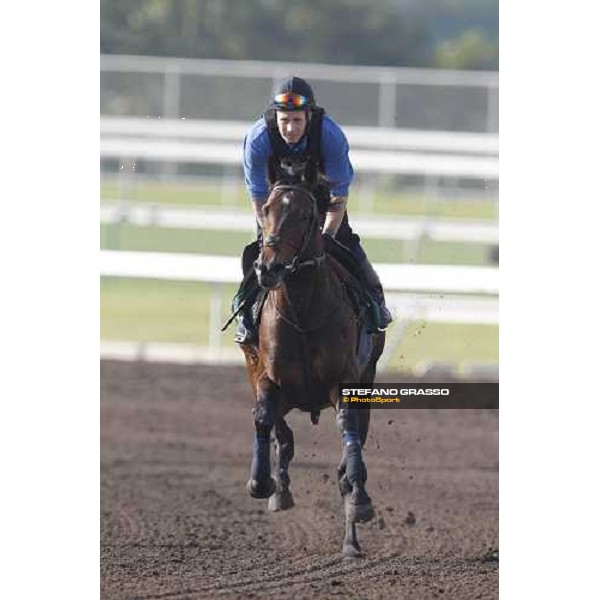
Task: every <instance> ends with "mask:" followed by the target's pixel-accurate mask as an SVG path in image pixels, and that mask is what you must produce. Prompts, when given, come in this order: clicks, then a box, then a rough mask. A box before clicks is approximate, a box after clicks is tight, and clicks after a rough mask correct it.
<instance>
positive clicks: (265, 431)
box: [246, 378, 279, 498]
mask: <svg viewBox="0 0 600 600" xmlns="http://www.w3.org/2000/svg"><path fill="white" fill-rule="evenodd" d="M278 397H279V390H278V389H277V387H276V386H275V384H274V383H273V382H272V381H271V380H270V379H267V378H263V379H261V380H259V381H258V382H257V394H256V406H255V407H254V409H253V413H254V426H255V428H256V432H255V434H254V444H253V447H252V467H251V475H250V480H249V481H248V483H247V484H246V489H247V490H248V492H249V493H250V495H251V496H252V497H253V498H268V497H269V496H270V495H271V494H273V492H274V491H275V481H274V479H273V478H272V477H271V462H270V457H269V454H270V445H271V429H272V428H273V425H274V423H275V420H276V413H277V400H278Z"/></svg>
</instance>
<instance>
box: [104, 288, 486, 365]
mask: <svg viewBox="0 0 600 600" xmlns="http://www.w3.org/2000/svg"><path fill="white" fill-rule="evenodd" d="M211 293H212V290H211V286H209V285H208V284H202V283H191V282H190V283H187V282H174V281H157V280H150V279H137V280H136V279H119V278H103V279H102V283H101V328H100V332H101V338H102V339H103V340H118V341H134V342H141V341H143V342H169V343H185V344H197V345H206V344H207V343H208V337H209V331H208V323H209V321H208V314H209V301H210V295H211ZM234 293H235V286H231V285H229V286H224V288H223V302H222V306H221V321H220V324H223V323H224V322H225V320H226V318H227V316H228V314H229V301H230V299H231V297H232V295H233V294H234ZM234 327H235V324H234V325H232V326H231V328H230V329H228V330H227V331H226V332H225V333H224V334H221V335H222V341H223V345H224V346H225V347H234V346H235V344H234V342H233V331H234ZM424 360H436V361H445V362H449V363H452V364H455V365H456V366H459V365H460V364H461V363H462V362H464V361H475V362H491V363H495V362H497V361H498V327H495V326H489V325H458V324H440V323H431V324H428V323H423V322H414V323H412V324H411V325H410V326H409V328H408V331H407V333H406V335H405V336H404V338H403V341H402V343H401V344H400V346H399V348H398V349H397V350H396V352H395V353H394V355H393V357H392V359H391V361H390V364H389V366H388V368H389V369H390V370H396V371H410V370H411V369H412V368H414V367H415V366H416V365H418V364H419V363H420V362H421V361H424Z"/></svg>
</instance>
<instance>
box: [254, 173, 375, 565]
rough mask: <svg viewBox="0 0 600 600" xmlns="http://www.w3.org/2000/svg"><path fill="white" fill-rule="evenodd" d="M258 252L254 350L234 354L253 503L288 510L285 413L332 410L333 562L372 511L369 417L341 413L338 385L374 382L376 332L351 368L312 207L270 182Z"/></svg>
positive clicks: (352, 351) (343, 299)
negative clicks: (337, 455) (338, 541)
mask: <svg viewBox="0 0 600 600" xmlns="http://www.w3.org/2000/svg"><path fill="white" fill-rule="evenodd" d="M262 229H263V244H262V248H261V250H260V254H259V257H258V260H257V261H256V262H255V263H254V268H255V272H256V275H257V277H258V283H259V284H260V286H262V288H265V289H267V290H268V293H267V296H266V299H265V300H264V304H263V307H262V313H261V317H260V324H259V327H258V340H259V341H258V346H254V345H242V350H243V351H244V354H245V358H246V367H247V372H248V378H249V380H250V384H251V386H252V390H253V392H254V396H255V400H256V404H255V406H254V409H253V414H254V424H255V436H254V444H253V453H252V466H251V476H250V480H249V481H248V483H247V486H246V488H247V490H248V492H249V493H250V495H251V496H252V497H253V498H269V502H268V508H269V510H271V511H278V510H287V509H289V508H291V507H292V506H293V505H294V500H293V497H292V493H291V491H290V477H289V475H288V467H289V464H290V462H291V460H292V458H293V456H294V436H293V433H292V430H291V429H290V427H289V426H288V424H287V423H286V421H285V416H286V414H287V413H288V412H289V411H290V410H292V409H293V408H297V409H300V410H301V411H306V412H310V413H311V419H312V420H313V423H315V424H316V422H317V421H318V415H319V412H320V410H321V409H323V408H327V407H330V406H333V407H334V408H335V410H336V413H337V416H336V421H337V424H338V426H339V429H340V431H341V437H342V459H341V462H340V464H339V466H338V469H337V476H338V483H339V487H340V492H341V494H342V497H343V499H344V508H345V517H346V535H345V539H344V542H343V544H342V553H343V555H344V556H346V557H357V556H360V555H361V548H360V545H359V543H358V539H357V536H356V528H355V523H360V522H367V521H370V520H371V519H372V518H373V516H374V509H373V504H372V502H371V499H370V498H369V496H368V494H367V491H366V488H365V482H366V479H367V470H366V467H365V463H364V461H363V458H362V447H363V446H364V444H365V441H366V439H367V432H368V428H369V408H368V407H365V406H364V405H363V406H360V408H359V407H357V406H348V405H347V404H344V405H341V404H340V400H339V392H338V385H339V384H341V383H360V384H364V386H363V385H361V387H369V386H370V385H371V384H372V383H373V380H374V379H375V370H376V364H377V360H378V359H379V357H380V356H381V353H382V351H383V346H384V343H385V334H384V333H383V332H379V333H374V334H368V335H371V336H372V337H371V339H370V340H369V342H370V344H369V345H368V348H370V351H368V352H367V354H366V356H364V354H365V353H364V352H363V358H362V362H361V360H359V353H358V352H357V348H358V345H359V334H360V323H359V322H358V319H357V317H356V313H355V311H354V308H353V306H352V303H351V302H350V300H349V298H348V295H347V292H346V290H345V288H344V286H343V284H342V281H341V279H340V277H339V276H338V275H337V274H336V270H335V269H334V267H335V265H334V264H333V263H334V259H333V258H332V257H331V256H330V255H329V254H326V253H325V244H324V239H323V236H322V235H321V231H320V227H319V214H318V208H317V202H316V200H315V198H314V196H313V195H312V194H311V192H310V191H309V189H308V188H307V187H304V186H302V185H301V184H297V185H290V184H286V183H281V182H279V183H275V184H274V185H273V187H272V188H271V192H270V194H269V197H268V199H267V201H266V203H265V204H264V207H263V225H262ZM273 428H274V429H275V440H274V444H275V446H274V447H275V453H276V461H275V464H276V472H275V478H273V477H271V463H270V437H271V431H272V429H273Z"/></svg>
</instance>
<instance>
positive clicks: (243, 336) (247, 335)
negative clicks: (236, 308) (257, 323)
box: [233, 309, 258, 345]
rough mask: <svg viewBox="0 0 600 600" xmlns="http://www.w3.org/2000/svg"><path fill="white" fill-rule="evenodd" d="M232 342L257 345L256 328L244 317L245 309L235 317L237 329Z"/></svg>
mask: <svg viewBox="0 0 600 600" xmlns="http://www.w3.org/2000/svg"><path fill="white" fill-rule="evenodd" d="M233 340H234V341H235V342H237V343H238V344H245V345H250V344H253V345H255V344H258V335H257V331H256V328H255V327H254V323H252V320H251V319H250V318H248V317H247V316H246V310H245V309H244V310H243V311H242V312H241V313H240V314H239V315H238V316H237V328H236V330H235V335H234V337H233Z"/></svg>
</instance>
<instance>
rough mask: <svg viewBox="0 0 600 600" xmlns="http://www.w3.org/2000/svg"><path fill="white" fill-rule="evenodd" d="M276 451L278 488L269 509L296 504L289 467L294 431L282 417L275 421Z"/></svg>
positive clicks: (271, 498) (281, 508) (283, 507)
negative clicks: (291, 490) (291, 489)
mask: <svg viewBox="0 0 600 600" xmlns="http://www.w3.org/2000/svg"><path fill="white" fill-rule="evenodd" d="M275 437H276V444H277V446H276V452H277V474H276V477H275V479H276V482H277V489H276V491H275V493H274V494H273V495H272V496H271V497H270V498H269V510H271V511H278V510H287V509H288V508H292V506H294V498H293V497H292V492H290V476H289V475H288V467H289V466H290V462H291V460H292V458H294V433H293V432H292V430H291V429H290V428H289V426H288V424H287V423H286V422H285V420H284V419H283V417H282V418H280V419H277V421H276V422H275Z"/></svg>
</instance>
